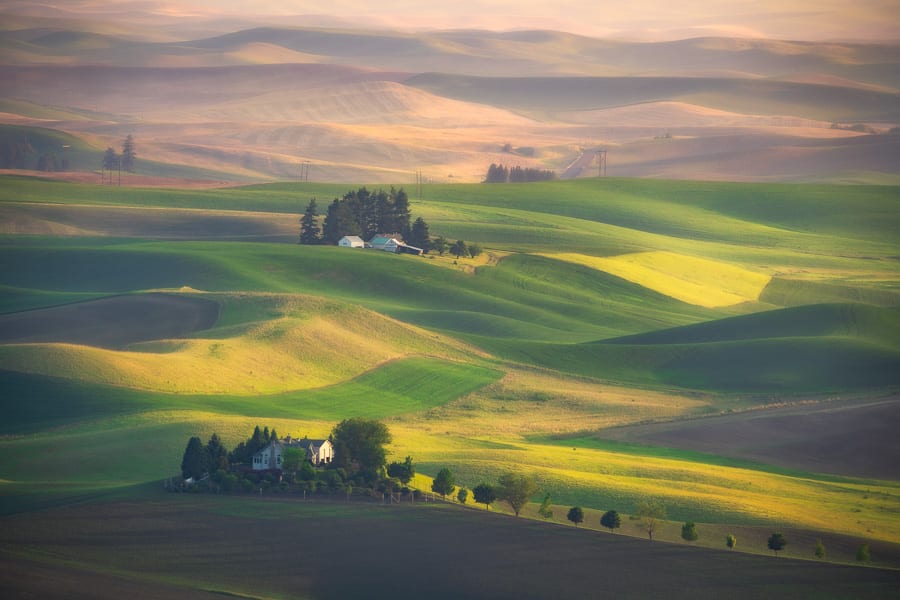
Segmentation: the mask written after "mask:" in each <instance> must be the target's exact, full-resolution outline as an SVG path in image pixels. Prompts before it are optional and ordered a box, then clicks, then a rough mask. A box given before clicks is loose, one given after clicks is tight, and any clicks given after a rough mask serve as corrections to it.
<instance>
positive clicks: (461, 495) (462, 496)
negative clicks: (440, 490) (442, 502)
mask: <svg viewBox="0 0 900 600" xmlns="http://www.w3.org/2000/svg"><path fill="white" fill-rule="evenodd" d="M456 499H457V500H459V503H460V504H465V503H466V500H468V499H469V490H467V489H466V488H464V487H461V488H459V491H458V492H457V493H456Z"/></svg>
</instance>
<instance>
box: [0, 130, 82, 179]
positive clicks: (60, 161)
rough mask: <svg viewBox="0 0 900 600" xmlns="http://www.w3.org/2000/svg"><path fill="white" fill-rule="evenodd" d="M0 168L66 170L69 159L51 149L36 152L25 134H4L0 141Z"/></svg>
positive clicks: (47, 170)
mask: <svg viewBox="0 0 900 600" xmlns="http://www.w3.org/2000/svg"><path fill="white" fill-rule="evenodd" d="M60 150H62V148H60ZM0 168H3V169H34V170H36V171H46V172H54V171H68V170H69V159H68V158H67V157H66V156H65V155H58V154H57V153H56V152H52V151H44V152H38V151H37V150H35V148H34V146H32V144H31V142H30V141H29V139H28V135H27V134H22V135H21V137H18V136H15V135H12V134H6V135H4V136H3V139H2V141H0Z"/></svg>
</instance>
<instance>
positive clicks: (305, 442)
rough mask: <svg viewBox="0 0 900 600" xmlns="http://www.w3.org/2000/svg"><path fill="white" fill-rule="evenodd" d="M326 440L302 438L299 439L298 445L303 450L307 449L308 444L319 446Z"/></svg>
mask: <svg viewBox="0 0 900 600" xmlns="http://www.w3.org/2000/svg"><path fill="white" fill-rule="evenodd" d="M327 441H328V440H310V439H302V440H300V441H299V446H300V447H301V448H303V449H304V450H309V448H310V446H315V447H316V448H320V447H321V446H322V444H324V443H325V442H327Z"/></svg>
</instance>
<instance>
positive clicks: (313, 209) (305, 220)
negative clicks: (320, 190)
mask: <svg viewBox="0 0 900 600" xmlns="http://www.w3.org/2000/svg"><path fill="white" fill-rule="evenodd" d="M318 216H319V210H318V207H317V206H316V199H315V198H313V199H311V200H310V201H309V204H308V205H307V206H306V212H305V213H303V216H302V217H301V218H300V243H301V244H318V243H319V242H320V241H321V237H320V236H319V222H318V220H317V219H316V217H318Z"/></svg>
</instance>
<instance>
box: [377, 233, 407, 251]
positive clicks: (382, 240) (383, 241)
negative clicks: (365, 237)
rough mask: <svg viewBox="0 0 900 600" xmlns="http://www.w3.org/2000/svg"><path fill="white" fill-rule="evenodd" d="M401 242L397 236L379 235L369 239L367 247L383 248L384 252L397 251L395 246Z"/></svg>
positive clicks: (397, 246) (398, 245)
mask: <svg viewBox="0 0 900 600" xmlns="http://www.w3.org/2000/svg"><path fill="white" fill-rule="evenodd" d="M402 243H403V242H401V241H400V240H398V239H397V238H393V237H387V236H381V235H379V236H375V237H373V238H372V239H371V240H369V247H371V248H373V249H374V250H384V251H385V252H397V248H399V247H400V245H401V244H402Z"/></svg>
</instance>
